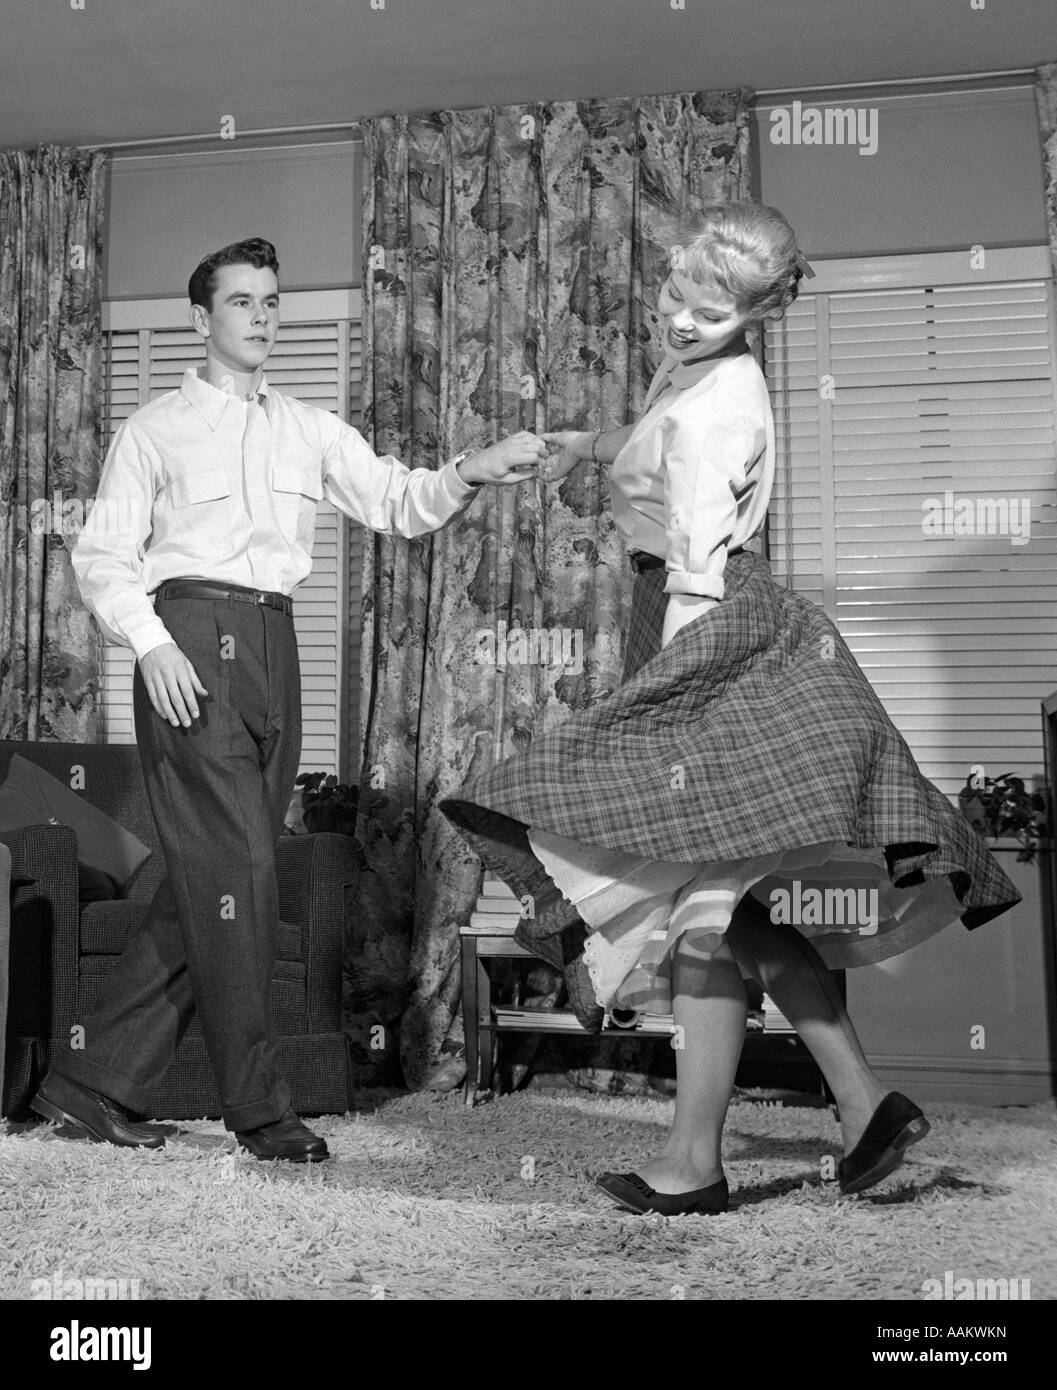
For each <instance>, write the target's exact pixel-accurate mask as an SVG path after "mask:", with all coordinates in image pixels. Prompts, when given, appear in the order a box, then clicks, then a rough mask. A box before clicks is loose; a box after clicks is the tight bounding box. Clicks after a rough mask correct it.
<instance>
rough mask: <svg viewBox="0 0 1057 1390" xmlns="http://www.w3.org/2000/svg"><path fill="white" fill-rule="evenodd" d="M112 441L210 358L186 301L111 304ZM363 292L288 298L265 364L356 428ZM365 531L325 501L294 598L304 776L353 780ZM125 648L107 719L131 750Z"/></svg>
mask: <svg viewBox="0 0 1057 1390" xmlns="http://www.w3.org/2000/svg"><path fill="white" fill-rule="evenodd" d="M103 324H104V330H105V333H106V341H107V382H108V416H109V428H110V434H111V437H112V436H113V434H114V432H115V431H116V430H117V428H118V426H119V425H120V424H121V422H122V421H123V420H126V419H127V418H128V417H129V416H130V415H131V414H132V413H133V411H135V410H138V409H139V408H140V406H142V405H146V404H147V402H148V401H150V400H152V399H153V398H154V397H155V396H158V395H161V394H162V393H163V392H165V391H172V390H175V389H176V388H177V387H178V386H179V384H180V378H181V377H182V375H183V373H184V370H185V369H186V368H187V367H190V366H197V365H198V364H199V363H201V362H202V361H204V352H203V350H202V346H201V340H200V339H199V337H198V335H197V334H196V333H195V332H194V331H193V329H192V328H191V327H190V325H189V324H188V323H187V317H186V305H185V303H184V302H183V301H182V300H154V301H134V302H115V303H112V304H109V305H106V306H104V319H103ZM360 366H361V359H360V293H359V291H358V290H357V291H346V290H342V291H322V292H306V293H300V294H297V293H294V294H284V295H283V323H282V327H281V329H280V332H279V340H278V342H277V344H276V347H275V350H274V352H273V353H272V356H271V357H270V358H269V360H268V366H267V372H268V380H269V381H270V382H272V383H273V384H274V385H275V386H278V387H279V388H280V390H282V391H286V392H288V393H289V394H290V395H291V396H296V397H297V398H298V399H299V400H302V401H305V402H306V403H307V404H310V405H316V406H319V408H320V409H322V410H331V411H334V412H335V413H336V414H337V415H339V416H340V418H341V419H343V420H350V421H351V422H352V423H353V424H356V425H358V424H359V420H360V415H361V397H360V382H361V372H360ZM362 561H363V528H362V527H360V526H357V525H356V524H355V523H353V522H352V521H351V520H350V519H349V518H348V517H346V516H344V515H343V514H342V513H340V512H338V511H337V510H336V509H335V508H334V507H332V506H331V505H330V503H329V502H323V503H321V504H320V508H319V514H318V516H317V519H316V535H315V545H314V547H313V551H312V573H311V574H310V575H309V577H308V578H307V579H306V580H305V582H304V583H303V584H301V585H300V586H299V587H298V589H297V590H296V591H295V593H294V625H295V628H296V631H297V644H298V650H299V654H300V660H301V698H302V722H303V736H302V746H301V771H303V772H315V771H326V772H332V773H336V774H340V775H341V776H343V777H346V776H347V775H348V771H347V770H348V768H349V767H350V766H354V767H355V770H354V772H353V775H354V776H355V775H356V774H357V773H358V770H359V769H358V766H355V764H356V758H357V745H358V730H357V723H358V718H359V684H360V669H359V652H360V632H359V624H360V584H361V576H362ZM134 665H135V662H134V658H133V655H132V652H131V651H130V650H129V649H128V648H127V647H120V646H114V645H111V644H109V643H104V644H103V655H102V671H103V690H102V701H103V723H104V738H105V740H106V742H107V743H134V742H135V729H134V725H133V716H132V673H133V669H134Z"/></svg>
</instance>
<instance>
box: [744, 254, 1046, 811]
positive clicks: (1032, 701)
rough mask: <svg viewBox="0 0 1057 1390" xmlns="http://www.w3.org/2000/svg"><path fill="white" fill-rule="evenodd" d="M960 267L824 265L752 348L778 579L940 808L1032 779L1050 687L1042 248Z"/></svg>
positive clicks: (916, 261)
mask: <svg viewBox="0 0 1057 1390" xmlns="http://www.w3.org/2000/svg"><path fill="white" fill-rule="evenodd" d="M977 252H979V248H977ZM977 262H978V263H979V268H970V255H969V253H966V254H965V255H963V256H954V255H951V256H920V257H918V256H915V257H909V256H908V257H888V258H883V259H879V260H877V261H869V262H860V263H856V262H831V263H823V264H822V266H820V267H817V269H818V270H819V272H820V273H819V275H818V278H817V280H816V281H807V282H805V287H810V289H811V290H812V291H814V292H808V293H802V295H801V297H800V298H799V299H798V300H797V302H796V304H795V305H794V306H793V307H792V309H791V310H790V311H789V312H788V314H787V315H786V318H785V320H784V321H783V322H780V323H779V324H777V325H771V326H770V327H769V330H768V334H767V340H766V355H767V363H768V375H769V379H770V386H771V392H772V400H773V403H774V407H775V423H776V428H777V437H778V446H779V465H778V476H777V482H776V487H775V492H774V496H773V502H772V510H771V516H770V545H771V556H772V564H773V567H774V572H775V575H776V578H779V579H780V580H781V581H784V582H785V583H786V584H788V585H789V586H790V587H791V588H794V589H796V590H797V591H798V592H800V593H803V594H805V595H806V596H807V597H808V598H810V599H812V600H814V601H815V602H816V603H819V604H821V605H822V606H823V607H824V608H825V609H826V611H827V612H828V613H829V615H830V616H831V617H832V618H833V619H834V621H835V622H836V624H837V626H838V628H839V630H840V632H841V634H842V636H843V637H844V639H845V640H846V641H847V643H848V645H849V647H850V648H851V650H852V651H853V652H854V654H855V656H856V658H857V660H858V661H859V663H860V665H861V666H862V667H863V669H864V671H865V673H866V675H867V676H868V677H869V679H870V681H871V682H872V684H873V686H874V688H875V690H876V691H877V693H878V695H879V697H880V699H881V700H882V702H883V704H884V705H885V707H886V709H887V710H888V713H889V715H890V716H891V718H892V721H893V723H894V724H895V725H896V726H897V728H898V729H899V730H900V732H901V733H902V734H903V736H904V737H905V738H906V740H907V742H908V744H909V745H910V747H911V749H912V751H913V752H914V755H915V757H916V758H917V760H918V762H919V764H920V766H921V769H922V771H923V772H924V774H925V776H926V777H928V778H930V779H931V780H932V781H933V782H935V783H936V785H937V786H938V787H939V788H940V789H941V790H942V791H944V792H945V793H947V794H948V795H951V796H953V795H955V794H956V793H957V791H958V789H959V788H960V787H961V786H962V785H963V784H964V782H965V778H966V774H967V772H968V770H969V768H970V766H971V765H973V764H976V763H982V764H983V765H984V766H985V768H986V770H987V772H988V775H990V776H994V775H996V774H998V773H1001V772H1006V771H1013V772H1017V773H1019V774H1021V775H1024V776H1040V777H1041V774H1042V768H1043V749H1042V742H1041V732H1040V715H1039V706H1040V701H1041V700H1042V698H1043V697H1044V696H1045V695H1047V694H1049V693H1050V692H1051V691H1052V690H1053V688H1054V686H1055V685H1057V467H1055V457H1057V454H1055V408H1054V401H1055V383H1057V370H1055V341H1054V339H1055V335H1054V309H1053V283H1052V279H1051V278H1050V272H1049V265H1048V258H1047V255H1046V253H1045V250H1044V249H1043V248H1038V249H1036V248H1025V249H1020V250H1017V251H1009V252H1000V251H989V252H987V253H986V255H985V256H979V254H978V255H977Z"/></svg>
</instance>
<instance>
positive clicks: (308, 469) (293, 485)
mask: <svg viewBox="0 0 1057 1390" xmlns="http://www.w3.org/2000/svg"><path fill="white" fill-rule="evenodd" d="M272 488H273V489H274V491H276V492H281V493H285V494H287V495H289V494H290V493H292V492H299V493H300V494H301V496H302V497H307V498H310V499H311V500H312V501H313V502H318V501H320V499H321V498H322V496H323V478H322V474H321V471H320V467H319V464H318V463H273V464H272Z"/></svg>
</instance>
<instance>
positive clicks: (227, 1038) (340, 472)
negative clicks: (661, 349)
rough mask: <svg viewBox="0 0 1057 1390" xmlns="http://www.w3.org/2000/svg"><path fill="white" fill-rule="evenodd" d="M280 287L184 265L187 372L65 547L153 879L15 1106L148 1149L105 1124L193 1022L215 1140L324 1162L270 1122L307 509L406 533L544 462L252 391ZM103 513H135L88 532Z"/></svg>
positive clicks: (120, 1115) (276, 1087)
mask: <svg viewBox="0 0 1057 1390" xmlns="http://www.w3.org/2000/svg"><path fill="white" fill-rule="evenodd" d="M278 271H279V266H278V262H277V260H276V256H275V249H274V247H273V246H272V245H271V243H270V242H267V241H263V240H260V239H257V238H255V239H253V240H249V241H242V242H238V243H235V244H233V245H231V246H226V247H224V248H223V250H221V251H217V252H215V253H214V254H212V255H210V256H207V257H206V258H205V260H203V261H202V263H201V264H200V265H199V266H198V268H197V270H196V271H195V272H194V274H193V275H192V276H191V281H190V286H189V292H190V298H191V311H190V313H191V322H192V324H193V325H194V328H195V330H196V331H197V332H198V333H199V334H200V335H201V337H202V339H203V340H204V343H205V350H206V362H205V367H204V368H202V369H200V370H199V371H197V372H196V371H194V370H188V371H187V372H186V373H185V374H184V378H183V381H182V383H181V385H180V388H179V390H177V391H171V392H169V393H167V394H166V395H164V396H160V397H159V398H158V399H157V400H154V401H152V402H151V403H150V404H149V405H147V406H144V407H143V409H142V410H139V411H137V412H136V413H135V414H134V415H133V416H132V417H131V418H130V419H129V420H127V421H126V422H125V424H124V425H122V427H121V429H120V430H119V431H118V433H117V435H116V436H115V439H114V442H113V445H112V446H111V449H110V452H109V455H108V456H107V460H106V465H105V467H104V470H103V475H102V478H101V480H100V484H99V490H98V497H97V501H98V502H101V503H104V504H109V505H102V506H97V507H96V508H94V509H93V511H92V512H91V514H90V517H89V520H88V522H87V524H86V526H85V528H84V530H83V531H82V533H81V536H80V538H79V541H78V543H77V546H76V548H75V551H74V554H73V566H74V571H75V573H76V575H77V580H78V583H79V585H80V588H81V593H82V595H83V597H84V601H85V603H86V604H87V606H88V608H89V609H90V610H91V612H92V613H93V614H94V615H95V617H96V619H97V620H98V622H99V624H100V626H101V628H102V630H103V631H104V633H105V634H106V636H107V637H108V639H109V640H111V641H116V642H120V643H123V644H124V645H126V646H129V647H131V648H132V650H133V651H134V652H135V654H136V658H137V668H136V674H135V679H134V685H133V700H134V706H135V717H136V741H137V743H138V745H139V752H140V759H141V762H142V764H143V773H144V778H145V781H146V785H147V792H148V795H149V797H150V801H151V807H152V809H153V811H154V818H155V821H156V823H157V827H158V834H159V837H160V839H161V843H162V847H163V849H164V852H165V861H166V866H167V868H168V877H167V878H166V880H165V881H164V882H163V883H162V885H161V887H160V888H159V889H158V892H157V895H156V897H155V898H154V901H153V902H152V904H151V906H150V908H149V910H148V912H147V916H146V919H145V921H144V922H143V925H142V926H141V928H140V930H139V931H138V932H137V934H136V936H135V937H134V938H133V940H132V941H131V942H130V944H129V946H128V948H127V949H126V951H125V953H124V954H123V955H122V957H121V958H120V960H119V961H118V963H117V965H116V966H115V968H114V970H113V972H112V973H111V974H110V976H109V977H108V978H107V980H106V981H105V982H104V984H103V986H102V987H101V989H100V991H99V995H98V997H97V999H96V1001H95V1005H94V1007H93V1010H92V1013H91V1015H90V1017H89V1018H87V1019H85V1020H83V1022H84V1029H85V1036H84V1047H83V1050H80V1051H73V1050H71V1051H70V1052H69V1053H68V1054H67V1055H66V1056H65V1057H64V1058H63V1059H62V1061H61V1062H59V1063H58V1064H57V1065H56V1066H55V1067H54V1068H53V1070H52V1071H51V1072H50V1073H49V1075H48V1076H47V1077H46V1078H45V1080H44V1082H43V1084H42V1085H41V1088H40V1091H39V1092H38V1094H37V1096H36V1098H35V1099H34V1102H33V1104H34V1108H35V1109H36V1110H37V1111H38V1112H39V1113H41V1114H43V1115H46V1116H48V1117H49V1118H51V1119H57V1120H63V1121H67V1122H72V1123H73V1124H75V1125H76V1126H78V1127H79V1128H80V1129H81V1130H82V1131H83V1132H85V1133H86V1134H88V1135H90V1136H91V1137H93V1138H95V1139H98V1140H105V1141H108V1142H110V1143H113V1144H121V1145H126V1146H130V1147H148V1148H157V1147H158V1146H160V1145H161V1144H162V1143H163V1142H164V1135H163V1133H162V1132H160V1131H159V1130H158V1129H157V1128H150V1127H147V1126H144V1125H139V1124H136V1123H134V1122H133V1121H132V1120H131V1119H130V1117H129V1115H128V1114H127V1111H128V1110H135V1111H139V1112H143V1111H144V1110H145V1109H146V1107H147V1105H148V1103H149V1098H150V1096H151V1093H152V1092H153V1090H154V1088H155V1087H156V1086H157V1084H158V1083H159V1081H160V1080H161V1078H162V1076H163V1075H164V1073H165V1070H166V1068H167V1067H168V1066H169V1063H170V1062H171V1060H172V1057H173V1053H174V1050H175V1048H176V1045H177V1043H178V1042H179V1040H180V1038H181V1037H182V1035H183V1033H184V1030H185V1029H186V1027H187V1024H188V1022H189V1021H190V1018H191V1015H192V1012H193V1011H195V1010H197V1012H198V1015H199V1018H200V1019H201V1023H202V1030H203V1033H204V1035H205V1041H206V1047H207V1049H208V1052H209V1057H210V1061H211V1063H212V1065H213V1069H214V1072H215V1074H216V1078H217V1086H218V1089H219V1092H220V1097H221V1104H222V1106H223V1115H224V1121H225V1124H226V1125H227V1127H228V1128H229V1129H231V1130H233V1131H234V1132H235V1134H236V1136H237V1138H238V1140H239V1141H240V1143H241V1144H242V1145H244V1146H245V1147H246V1148H247V1149H248V1150H249V1151H250V1152H251V1153H253V1154H255V1155H256V1156H257V1157H258V1158H265V1159H274V1158H281V1159H291V1160H295V1161H300V1162H313V1161H317V1160H319V1159H324V1158H326V1157H327V1156H328V1155H327V1147H326V1144H325V1143H324V1141H323V1140H322V1139H320V1138H319V1137H318V1136H317V1135H315V1134H313V1133H312V1131H311V1130H310V1129H308V1128H307V1127H306V1126H305V1125H303V1124H302V1123H301V1121H300V1120H299V1119H298V1118H297V1116H296V1115H294V1113H293V1111H292V1110H291V1108H290V1090H289V1087H288V1086H287V1083H286V1082H285V1080H284V1079H283V1078H282V1076H281V1075H280V1074H279V1072H278V1070H277V1066H276V1039H275V1037H274V1036H273V1034H272V1030H271V1027H270V1024H269V1021H268V995H269V989H270V985H271V977H272V968H273V965H274V963H275V956H276V949H277V937H278V927H279V914H278V895H277V889H276V879H275V860H274V855H275V841H276V839H277V837H278V835H279V833H280V830H281V827H282V823H283V817H284V815H285V812H286V809H287V806H288V804H289V800H290V796H291V793H292V791H293V787H294V779H295V777H296V775H297V768H298V763H299V760H300V752H301V692H300V679H299V669H298V660H297V644H296V640H295V636H294V626H293V621H292V617H291V614H292V604H291V600H290V593H291V591H292V590H293V589H294V588H295V587H296V586H297V585H298V584H299V583H301V581H302V580H303V579H304V578H305V577H306V575H307V574H308V573H309V570H310V568H311V550H312V539H313V534H314V526H315V514H316V507H317V503H318V502H319V500H320V498H322V497H326V498H327V499H328V500H329V501H330V502H332V503H333V504H334V505H335V506H336V507H339V508H340V509H341V510H342V511H344V512H346V513H348V515H349V516H351V517H352V518H353V519H354V520H355V521H358V522H359V523H360V524H361V525H363V526H368V527H370V528H371V529H372V530H376V531H383V532H387V533H396V534H398V535H401V536H406V537H414V536H421V535H425V534H427V533H428V532H430V531H436V530H438V529H439V528H440V527H442V526H444V525H446V524H447V523H448V522H449V521H451V520H452V519H453V518H454V517H456V516H458V515H460V514H461V513H462V512H463V511H464V510H465V509H466V507H467V506H469V505H470V503H471V502H472V501H473V500H474V498H475V497H476V496H477V491H478V489H479V488H480V487H481V486H482V485H483V484H485V483H496V484H516V483H519V482H521V481H523V480H525V479H527V478H530V477H532V476H534V475H535V474H536V473H537V472H538V467H537V465H538V460H539V459H540V457H541V456H542V455H543V454H544V453H545V452H546V446H545V445H544V444H543V443H542V441H541V440H539V439H537V438H536V437H535V436H534V435H532V434H529V433H527V432H521V433H519V434H515V435H513V436H511V437H510V438H509V439H506V440H504V441H502V442H501V443H499V444H494V445H492V446H491V447H490V448H486V449H483V450H481V451H480V452H479V453H475V454H472V455H470V454H469V453H468V452H467V453H466V454H460V455H459V456H458V458H455V459H453V460H451V461H450V462H449V463H447V464H446V465H445V466H444V467H443V468H441V469H439V470H437V471H436V472H434V471H433V470H431V469H425V468H418V469H409V468H407V467H406V466H405V465H404V464H402V463H400V462H399V461H398V460H396V459H394V458H392V457H389V456H387V457H385V458H379V457H378V456H377V455H376V454H375V453H374V452H373V451H372V450H371V449H370V447H369V446H368V445H367V443H366V441H365V440H364V439H363V437H362V436H361V435H360V434H359V433H358V432H357V431H356V430H354V429H353V428H351V426H349V425H346V424H343V423H342V422H341V421H340V420H338V419H337V417H336V416H333V415H330V414H328V413H327V412H326V411H323V410H319V409H316V408H315V407H313V406H308V405H304V404H302V403H301V402H300V401H296V400H293V399H291V398H290V397H287V396H284V395H282V394H280V392H278V391H277V390H276V389H275V388H274V387H272V386H270V385H269V384H268V381H267V379H266V377H265V375H264V363H265V361H266V359H267V357H268V354H269V353H270V352H271V349H272V347H273V345H274V343H275V338H276V334H277V331H278V327H279V280H278ZM114 504H117V505H114ZM108 516H109V517H114V516H121V517H123V518H125V517H128V516H131V517H132V518H133V521H132V524H131V525H127V524H126V525H123V526H121V527H120V528H110V529H108V527H107V522H106V518H107V517H108ZM97 519H98V520H97ZM152 599H153V602H152Z"/></svg>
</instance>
